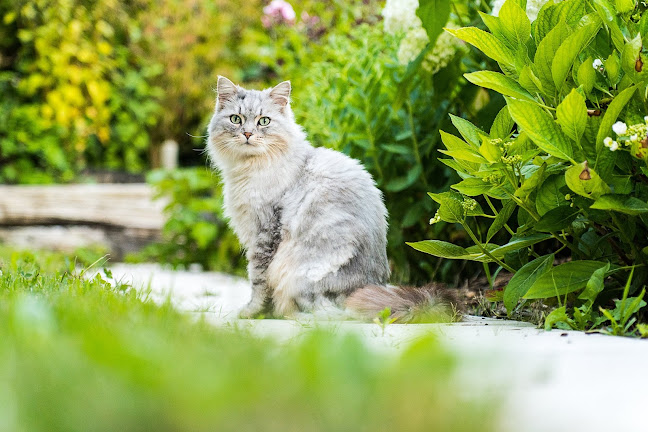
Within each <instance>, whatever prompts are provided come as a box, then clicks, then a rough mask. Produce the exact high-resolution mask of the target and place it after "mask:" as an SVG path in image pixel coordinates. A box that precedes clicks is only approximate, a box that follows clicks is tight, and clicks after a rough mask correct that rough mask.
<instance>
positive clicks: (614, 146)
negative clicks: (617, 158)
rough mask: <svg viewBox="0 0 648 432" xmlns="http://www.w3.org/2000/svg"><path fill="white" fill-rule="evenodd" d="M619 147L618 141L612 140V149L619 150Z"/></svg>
mask: <svg viewBox="0 0 648 432" xmlns="http://www.w3.org/2000/svg"><path fill="white" fill-rule="evenodd" d="M618 149H619V143H618V142H616V141H612V144H610V151H617V150H618Z"/></svg>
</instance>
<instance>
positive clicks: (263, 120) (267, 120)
mask: <svg viewBox="0 0 648 432" xmlns="http://www.w3.org/2000/svg"><path fill="white" fill-rule="evenodd" d="M269 124H270V117H261V118H260V119H259V125H261V126H268V125H269Z"/></svg>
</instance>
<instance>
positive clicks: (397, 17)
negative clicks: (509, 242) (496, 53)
mask: <svg viewBox="0 0 648 432" xmlns="http://www.w3.org/2000/svg"><path fill="white" fill-rule="evenodd" d="M416 7H417V2H412V1H410V0H400V1H392V0H390V1H388V2H387V4H385V2H384V1H376V0H354V1H341V0H327V1H316V0H307V1H302V2H294V3H293V4H289V3H286V2H282V1H277V0H275V1H273V2H269V1H267V0H251V1H247V2H234V1H226V0H216V1H210V2H208V1H198V0H160V1H155V2H153V1H150V0H136V1H131V2H125V1H119V0H100V1H84V0H56V1H46V0H32V1H15V0H0V47H1V48H0V49H1V52H0V91H1V92H2V95H3V96H2V98H1V99H0V143H1V145H0V182H4V183H51V182H70V181H84V178H83V174H84V173H87V172H88V171H90V172H92V171H93V170H102V169H103V170H105V169H108V170H113V171H128V172H135V173H144V172H147V171H148V170H150V169H151V168H156V167H157V166H159V157H158V147H159V145H160V144H161V143H162V142H163V141H164V140H166V139H173V140H175V141H177V142H178V143H179V144H180V162H181V165H182V166H183V167H185V169H184V170H183V171H179V172H177V173H162V172H159V173H153V174H151V175H150V176H149V179H150V181H151V182H152V183H153V184H154V185H155V186H156V188H157V190H158V192H159V193H160V194H161V195H165V196H167V197H168V198H170V204H169V206H168V207H167V215H168V216H169V220H168V223H167V225H166V226H165V229H164V236H165V238H164V241H163V242H162V243H160V244H158V245H153V246H151V247H150V248H148V249H147V250H146V251H145V252H144V253H143V255H142V256H140V257H139V258H140V259H141V258H142V257H146V258H149V259H157V260H163V261H167V262H171V263H173V264H176V265H179V264H189V263H192V262H199V263H201V264H203V266H205V267H206V268H211V269H218V270H227V271H235V272H236V271H241V270H242V269H243V267H244V263H243V262H242V261H241V254H240V250H239V248H238V244H237V243H236V239H235V238H234V237H233V235H232V233H231V232H230V231H229V230H228V229H227V228H226V227H225V221H224V219H223V216H222V212H221V210H220V194H219V187H218V177H217V175H214V174H212V173H211V172H210V171H209V170H208V167H207V163H206V160H205V157H204V155H203V154H202V148H203V147H204V135H205V125H206V123H207V121H208V119H209V117H210V115H211V112H212V109H213V104H214V99H215V94H214V91H213V90H214V87H215V82H216V77H217V75H225V76H228V77H229V78H230V79H232V80H234V81H235V82H237V83H239V84H242V85H244V86H247V87H251V88H263V87H265V86H269V85H271V84H273V83H276V82H278V81H281V80H285V79H290V80H292V82H293V89H294V94H293V110H294V111H295V114H296V117H297V119H298V122H299V123H300V124H301V125H302V126H303V127H304V129H305V130H306V131H307V133H308V136H309V138H310V140H311V141H312V143H313V144H314V145H318V146H327V147H331V148H335V149H337V150H340V151H343V152H345V153H347V154H349V155H351V156H352V157H354V158H357V159H359V160H361V161H362V162H363V163H364V165H365V166H366V167H367V169H368V170H369V171H370V172H371V173H372V175H373V176H374V178H375V179H376V182H377V183H378V186H379V187H380V188H381V190H382V191H383V192H384V194H385V200H386V204H387V206H388V210H389V212H390V227H391V228H390V232H389V251H388V253H389V255H390V257H391V259H392V267H393V271H394V281H395V282H413V283H420V282H426V281H429V280H430V279H431V278H433V277H434V278H435V279H438V280H446V281H452V280H453V278H455V277H456V276H457V275H458V274H459V272H457V271H456V270H457V267H456V265H463V264H457V263H450V262H449V261H443V260H439V261H432V260H430V259H429V258H427V257H421V255H420V254H418V253H416V252H414V251H411V250H409V248H407V247H406V246H405V245H404V242H405V241H408V240H418V239H422V238H439V239H446V240H451V241H457V240H461V236H462V235H463V234H462V231H460V230H456V229H455V228H454V227H453V226H449V225H447V224H445V225H444V224H436V225H434V226H430V225H429V224H428V219H429V215H430V214H431V211H432V204H433V202H432V201H431V200H430V199H429V198H428V197H427V196H426V193H427V192H439V191H442V190H446V189H447V187H448V186H449V185H450V184H453V183H454V182H455V180H456V178H454V177H453V176H455V175H456V174H454V173H453V171H452V170H450V169H449V168H448V167H446V166H445V165H443V164H441V163H439V162H438V161H437V148H438V145H439V134H438V130H439V129H440V128H442V129H443V130H446V131H450V132H452V131H454V127H453V126H452V124H451V123H450V119H449V116H448V113H453V114H455V115H458V116H460V117H464V118H467V119H469V120H470V121H472V122H473V123H475V124H476V125H478V126H482V127H483V126H484V125H489V124H490V123H491V122H492V119H493V118H494V116H495V115H496V113H497V112H498V111H499V109H500V108H501V107H502V106H503V103H504V102H503V100H502V98H501V97H500V96H497V95H495V94H494V93H489V92H488V91H487V90H484V89H479V88H478V87H475V86H472V85H468V84H467V83H466V81H465V79H464V78H463V77H462V74H463V73H464V72H470V71H474V70H483V69H492V68H494V66H495V65H494V64H491V63H489V60H488V59H487V58H486V57H484V56H483V55H482V54H481V53H480V52H478V51H477V50H474V49H471V48H468V47H466V46H465V45H463V44H461V43H459V42H458V41H457V40H455V39H454V38H452V37H450V36H449V35H448V34H445V33H444V34H442V35H441V36H440V37H439V39H438V41H437V43H436V44H428V43H427V42H428V38H427V35H426V32H425V30H424V29H423V28H422V26H421V22H420V20H419V19H418V17H417V16H416ZM478 11H485V12H488V11H489V6H488V4H487V3H485V2H483V1H482V0H472V1H471V2H468V3H460V2H455V3H454V4H453V8H452V13H451V14H450V19H449V22H448V26H460V25H471V24H475V25H480V23H481V21H480V20H478V19H477V18H478ZM486 129H488V127H486ZM189 167H193V168H189Z"/></svg>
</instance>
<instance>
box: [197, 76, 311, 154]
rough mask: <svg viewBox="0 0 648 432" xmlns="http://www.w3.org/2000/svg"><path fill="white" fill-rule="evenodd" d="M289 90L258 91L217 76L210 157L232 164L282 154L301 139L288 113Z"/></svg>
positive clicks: (284, 85)
mask: <svg viewBox="0 0 648 432" xmlns="http://www.w3.org/2000/svg"><path fill="white" fill-rule="evenodd" d="M290 90H291V88H290V81H284V82H282V83H280V84H278V85H277V86H276V87H274V88H271V89H266V90H262V91H259V90H246V89H244V88H242V87H240V86H237V85H235V84H234V83H233V82H232V81H230V80H228V79H227V78H225V77H222V76H219V77H218V85H217V92H218V97H217V99H216V109H215V112H214V115H213V117H212V119H211V122H210V123H209V142H208V147H209V150H210V153H212V155H213V156H216V159H217V160H222V159H227V160H234V161H236V160H241V159H249V158H257V157H264V156H269V157H272V156H280V155H282V154H286V153H287V151H288V150H289V149H290V147H291V145H293V143H294V142H295V141H296V138H299V136H300V135H301V129H300V128H299V126H297V125H296V124H295V120H294V116H293V113H292V111H291V109H290Z"/></svg>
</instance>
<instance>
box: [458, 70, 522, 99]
mask: <svg viewBox="0 0 648 432" xmlns="http://www.w3.org/2000/svg"><path fill="white" fill-rule="evenodd" d="M464 76H465V77H466V79H467V80H468V81H470V82H471V83H473V84H475V85H478V86H480V87H485V88H488V89H491V90H495V91H496V92H499V93H501V94H503V95H505V96H512V97H515V98H518V99H523V100H528V101H531V102H535V99H534V98H533V96H531V94H530V93H529V92H527V91H526V90H525V89H523V88H522V86H521V85H520V84H518V83H517V82H516V81H514V80H513V79H511V78H509V77H507V76H506V75H504V74H501V73H498V72H491V71H479V72H473V73H467V74H464Z"/></svg>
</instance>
